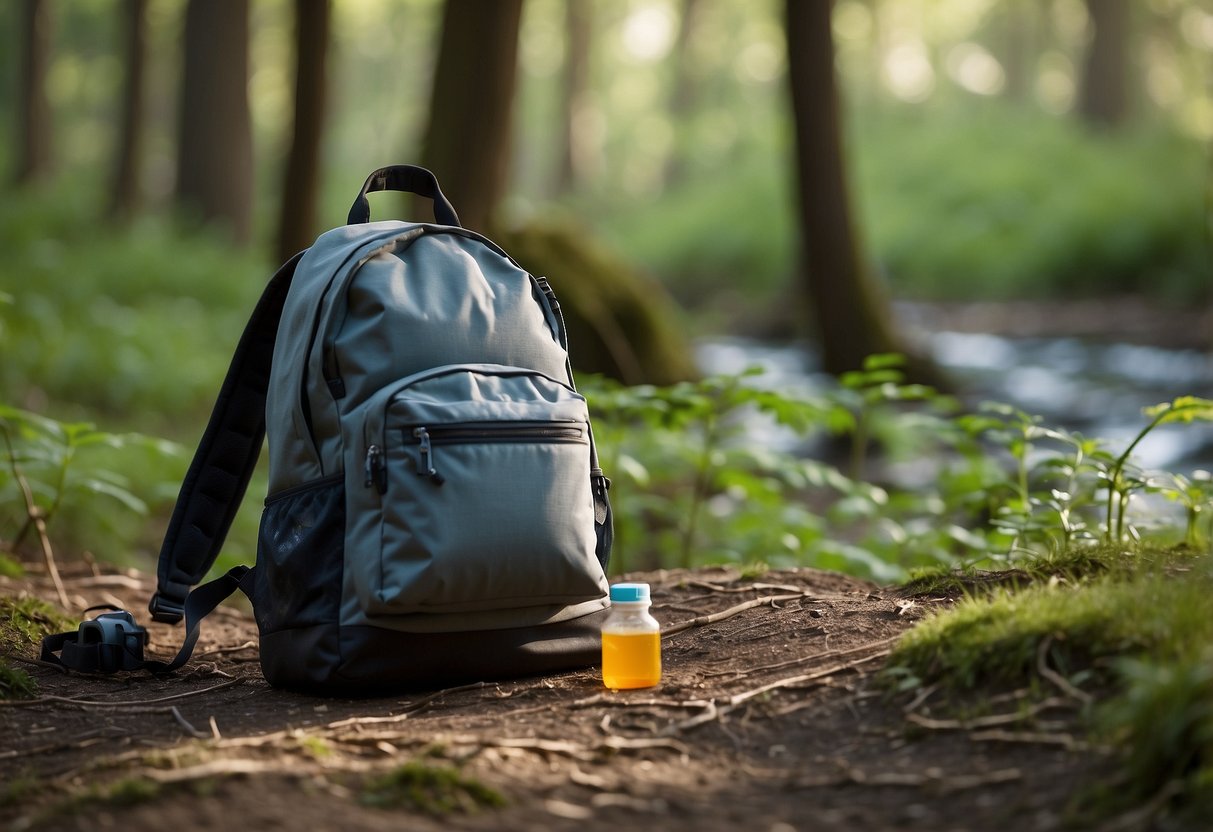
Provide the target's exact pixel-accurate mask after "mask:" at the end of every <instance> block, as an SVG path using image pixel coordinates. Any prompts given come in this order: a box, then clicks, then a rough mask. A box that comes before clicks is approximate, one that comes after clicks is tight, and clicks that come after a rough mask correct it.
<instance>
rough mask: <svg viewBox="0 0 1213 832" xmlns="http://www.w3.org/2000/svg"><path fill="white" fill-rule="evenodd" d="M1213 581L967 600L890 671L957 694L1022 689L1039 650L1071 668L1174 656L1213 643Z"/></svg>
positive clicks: (929, 627) (921, 634)
mask: <svg viewBox="0 0 1213 832" xmlns="http://www.w3.org/2000/svg"><path fill="white" fill-rule="evenodd" d="M1210 590H1213V584H1211V583H1210V581H1209V580H1208V577H1207V576H1206V577H1205V579H1204V580H1201V581H1176V580H1173V579H1170V578H1166V577H1160V576H1157V575H1145V576H1142V577H1140V578H1137V579H1134V580H1131V581H1126V580H1116V579H1113V578H1108V577H1105V578H1096V579H1092V580H1090V581H1085V582H1082V583H1079V584H1078V585H1077V586H1074V585H1068V584H1066V583H1062V582H1059V581H1058V582H1049V583H1046V584H1035V585H1032V586H1029V587H1027V588H1025V589H1022V590H1019V591H1011V590H1005V589H999V590H995V591H994V592H993V593H992V594H991V595H989V596H988V597H980V598H979V597H974V598H970V599H966V600H963V601H961V602H960V603H959V604H958V605H957V606H956V607H955V608H954V609H953V610H951V611H949V612H948V613H947V614H946V615H937V616H934V617H931V618H928V619H927V620H925V621H923V622H921V623H920V624H919V625H918V626H916V627H915V628H914V629H913V630H911V631H909V632H908V633H907V634H906V635H905V636H904V637H903V638H902V640H901V641H899V642H898V645H897V647H896V649H895V650H894V653H893V655H892V656H891V657H890V664H891V665H892V666H899V667H903V668H906V669H908V670H909V671H910V672H912V673H913V674H914V676H915V677H917V678H918V679H920V680H922V681H924V682H942V683H944V684H945V685H947V686H949V687H952V688H954V689H957V690H969V689H973V688H975V687H977V686H979V685H987V684H996V685H1012V684H1014V685H1018V684H1022V683H1023V681H1024V680H1025V679H1032V678H1035V677H1036V674H1037V652H1038V650H1039V649H1041V645H1042V643H1044V642H1045V640H1046V639H1048V640H1049V642H1050V643H1051V646H1050V647H1049V654H1050V659H1051V661H1052V662H1053V663H1055V664H1057V665H1060V666H1062V667H1063V668H1066V669H1068V670H1070V671H1071V672H1073V671H1076V670H1077V669H1078V668H1083V667H1089V666H1090V665H1091V664H1092V663H1093V662H1095V661H1097V660H1099V659H1104V658H1112V657H1118V656H1121V655H1124V654H1126V653H1130V654H1136V655H1141V656H1145V655H1153V656H1156V657H1159V658H1166V659H1175V658H1178V657H1181V656H1184V655H1186V654H1187V652H1188V651H1189V650H1190V645H1191V644H1193V643H1196V644H1213V595H1210Z"/></svg>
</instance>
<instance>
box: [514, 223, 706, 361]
mask: <svg viewBox="0 0 1213 832" xmlns="http://www.w3.org/2000/svg"><path fill="white" fill-rule="evenodd" d="M494 239H495V241H496V242H497V243H499V244H500V245H501V246H502V247H503V248H504V249H505V250H506V251H508V252H509V253H510V254H511V255H512V256H513V257H514V258H515V259H516V260H517V261H518V262H519V263H520V264H521V265H522V267H523V268H525V269H527V270H528V271H529V272H531V274H534V275H536V276H544V277H547V278H548V280H549V281H550V282H551V285H552V289H553V290H554V291H555V293H556V297H557V298H558V299H559V301H560V306H561V310H562V312H563V314H564V320H565V324H566V327H567V329H568V333H569V351H570V353H571V354H572V358H573V368H574V369H575V370H576V371H577V372H578V373H602V374H603V375H606V376H609V377H611V378H615V379H618V380H619V381H622V382H623V383H625V384H673V383H675V382H679V381H686V380H688V379H693V378H695V377H697V376H698V375H699V373H698V370H697V369H696V367H695V362H694V356H693V354H692V349H691V344H690V341H689V340H688V338H687V337H686V335H685V334H684V330H683V327H682V311H681V310H680V309H679V308H678V306H677V305H676V304H675V302H674V300H673V299H672V298H671V297H670V295H669V294H668V293H667V292H666V291H665V289H664V287H662V286H661V285H660V284H659V283H657V282H656V280H654V279H653V278H651V277H648V276H647V275H645V274H643V273H642V272H641V271H640V270H639V269H637V268H636V267H635V266H633V265H631V264H629V263H627V262H626V261H625V260H624V259H623V258H622V257H620V256H618V255H617V254H615V253H614V252H612V251H610V250H609V249H608V248H607V247H606V246H605V245H603V244H602V243H600V242H598V241H596V240H595V239H594V238H593V237H592V235H591V234H590V233H588V232H587V231H585V230H583V229H579V228H577V227H576V226H574V225H572V224H570V223H567V222H559V223H557V222H533V223H530V224H528V225H525V226H521V227H518V228H515V229H512V230H508V231H500V230H499V231H497V232H496V233H495V234H494Z"/></svg>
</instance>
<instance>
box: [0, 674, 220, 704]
mask: <svg viewBox="0 0 1213 832" xmlns="http://www.w3.org/2000/svg"><path fill="white" fill-rule="evenodd" d="M243 681H244V680H243V679H232V680H231V681H229V682H221V683H220V684H218V685H212V686H211V687H209V688H202V689H201V690H191V691H186V692H185V693H176V694H173V695H172V696H161V697H159V698H157V699H122V700H118V701H114V700H109V701H106V700H101V699H71V698H69V697H67V696H39V697H38V698H36V699H0V707H10V708H13V707H30V706H33V705H46V704H49V703H54V702H58V703H63V704H65V705H75V706H77V707H82V708H139V707H145V706H148V705H159V704H160V703H162V702H175V701H177V700H180V699H188V698H189V697H191V696H202V695H203V694H206V693H214V692H215V691H217V690H222V689H223V688H230V687H231V686H232V685H238V684H240V683H241V682H243Z"/></svg>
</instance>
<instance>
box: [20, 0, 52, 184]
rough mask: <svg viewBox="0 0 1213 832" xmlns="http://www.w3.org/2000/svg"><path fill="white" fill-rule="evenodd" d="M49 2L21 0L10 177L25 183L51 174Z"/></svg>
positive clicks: (50, 21) (42, 178)
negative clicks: (13, 159)
mask: <svg viewBox="0 0 1213 832" xmlns="http://www.w3.org/2000/svg"><path fill="white" fill-rule="evenodd" d="M52 27H53V22H52V20H51V9H50V3H49V2H47V0H24V2H23V3H22V4H21V75H20V82H19V83H20V90H19V93H18V95H19V97H18V112H17V119H16V121H17V136H16V138H17V159H16V169H15V170H14V172H13V180H14V181H15V182H16V183H17V184H18V185H27V184H31V183H34V182H38V181H42V180H45V179H46V178H47V177H49V176H50V174H51V167H52V162H53V155H52V153H51V145H52V143H53V139H54V131H53V127H52V118H51V105H50V100H49V99H48V98H47V96H46V74H47V69H48V67H49V66H50V57H51V31H52Z"/></svg>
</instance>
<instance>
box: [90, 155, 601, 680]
mask: <svg viewBox="0 0 1213 832" xmlns="http://www.w3.org/2000/svg"><path fill="white" fill-rule="evenodd" d="M382 190H395V191H407V192H412V193H415V194H418V195H420V196H424V197H428V198H430V199H432V200H433V202H434V216H435V219H436V221H437V222H436V224H418V223H405V222H370V221H369V218H370V206H369V203H368V201H367V193H368V192H371V191H382ZM567 347H568V342H567V338H566V334H565V329H564V322H563V320H562V317H561V313H560V306H559V304H557V302H556V298H555V296H554V295H553V293H552V288H551V286H550V285H549V284H548V282H547V280H546V279H544V278H541V277H540V278H537V277H533V276H532V275H530V274H528V273H527V272H526V270H524V269H523V268H521V267H520V266H519V265H518V264H517V263H515V262H514V261H513V260H512V259H511V258H510V257H509V255H507V254H506V253H505V252H504V251H502V250H501V249H500V248H498V247H497V246H496V245H494V244H493V243H492V242H490V241H489V240H487V239H485V238H484V237H482V236H480V235H478V234H475V233H473V232H471V231H468V230H466V229H464V228H462V227H460V225H459V220H458V217H457V216H456V214H455V211H454V209H453V208H452V207H451V205H450V203H449V202H448V201H447V200H446V198H445V197H444V196H443V194H442V192H441V190H440V189H439V187H438V183H437V181H436V180H435V178H434V176H433V174H431V173H430V172H429V171H427V170H425V169H423V168H417V167H412V166H407V165H406V166H397V167H389V168H384V169H381V170H377V171H375V172H374V173H373V174H371V176H370V178H368V179H367V181H366V184H365V185H363V187H362V190H361V192H360V193H359V194H358V198H357V199H356V200H355V202H354V206H353V208H352V209H351V211H350V215H349V224H348V225H346V226H344V227H341V228H337V229H335V230H332V231H329V232H327V233H326V234H323V235H322V236H321V237H320V238H319V239H318V240H317V241H316V243H315V244H314V245H313V246H312V247H311V248H310V249H308V250H307V251H305V252H303V253H302V254H300V255H297V256H296V257H294V258H293V259H292V260H290V261H289V262H288V263H286V265H284V266H283V267H282V268H281V269H280V270H279V271H278V273H277V274H276V275H275V276H274V277H273V279H272V280H271V281H270V283H269V285H268V287H267V288H266V290H265V293H264V295H263V296H262V299H261V301H260V302H259V304H258V305H257V307H256V309H255V311H254V312H253V316H252V319H251V321H250V322H249V324H248V327H247V328H246V330H245V332H244V335H243V337H242V338H241V340H240V343H239V346H238V347H237V349H236V354H235V357H234V359H233V361H232V365H231V369H230V370H229V371H228V375H227V378H226V380H225V381H224V384H223V387H222V390H221V391H220V394H219V399H218V402H217V404H216V406H215V410H214V413H213V414H212V416H211V420H210V424H209V426H208V427H207V429H206V432H205V434H204V436H203V438H202V441H201V444H200V446H199V448H198V451H197V454H196V456H195V457H194V460H193V463H192V465H191V467H190V469H189V472H188V474H187V475H186V478H185V481H184V484H183V485H182V488H181V493H180V496H179V497H178V500H177V505H176V508H175V511H174V513H173V516H172V519H171V521H170V524H169V527H168V531H167V534H166V536H165V540H164V544H163V548H162V549H161V552H160V562H159V569H158V574H157V578H158V586H157V592H156V594H155V596H154V597H153V598H152V601H151V604H150V607H149V608H150V610H151V613H152V616H153V618H154V619H155V620H156V621H162V622H169V623H177V622H178V621H180V620H181V619H182V618H185V620H186V624H187V633H186V644H185V647H183V649H182V651H181V654H180V655H179V656H178V657H177V658H176V659H174V660H173V661H171V662H164V663H157V662H144V663H143V665H145V666H148V669H152V670H155V671H164V670H171V669H173V668H175V667H179V666H180V665H181V664H183V663H184V662H185V660H186V659H187V658H188V656H189V653H190V651H191V650H192V647H193V644H194V642H195V641H196V639H197V635H198V623H199V621H200V620H201V618H202V617H203V616H205V615H206V614H207V613H208V612H210V611H211V610H212V609H213V608H214V607H215V606H216V605H217V604H218V603H219V601H220V600H222V599H223V598H225V597H227V595H229V594H231V592H233V591H234V590H235V589H236V588H239V589H241V590H243V591H244V592H245V593H246V594H247V595H248V596H249V598H250V599H251V601H252V604H253V610H254V614H255V616H256V619H257V626H258V629H259V631H260V634H261V640H260V651H261V666H262V669H263V671H264V673H265V676H266V678H267V679H268V680H269V682H270V683H271V684H274V685H279V686H284V687H290V688H295V689H300V690H304V691H309V692H318V693H330V694H367V693H374V692H381V691H384V690H392V689H400V688H407V687H424V686H434V685H439V684H448V683H451V682H455V681H459V680H479V679H489V678H503V677H508V676H516V675H528V674H534V673H540V672H548V671H556V670H564V669H570V668H576V667H586V666H589V665H593V664H595V663H597V661H598V659H599V655H600V654H599V640H598V639H599V636H598V633H599V625H600V623H601V618H602V616H603V615H604V614H605V611H606V608H607V607H608V605H609V602H608V588H607V580H606V577H605V570H606V565H607V558H608V556H609V553H610V548H611V510H610V503H609V501H608V499H607V489H608V487H609V481H608V480H607V478H606V477H605V476H604V475H603V473H602V471H601V470H600V469H599V467H598V461H597V455H596V453H595V448H594V439H593V435H592V434H591V431H590V422H589V416H588V413H587V410H586V403H585V399H583V398H582V396H581V395H580V394H578V393H577V391H576V389H575V387H574V385H573V376H572V371H571V368H570V365H569V360H568V349H567ZM263 436H264V437H265V438H266V439H267V440H268V442H267V444H268V448H269V478H270V484H269V496H268V498H267V499H266V501H265V510H264V512H263V515H262V520H261V531H260V536H259V540H258V545H257V565H256V566H255V567H254V568H252V569H248V568H247V567H237V568H235V569H233V570H231V571H230V572H228V573H227V574H226V575H224V576H223V577H221V578H219V579H218V580H215V581H212V582H211V583H209V584H207V585H205V586H202V587H199V588H198V589H196V590H194V591H193V592H191V587H193V586H194V585H195V584H197V583H198V582H199V581H200V580H201V579H202V578H203V576H204V575H205V574H206V573H207V571H208V570H209V569H210V567H211V565H212V564H213V563H214V561H215V557H216V556H217V554H218V552H219V550H220V548H221V546H222V544H223V540H224V537H225V535H226V534H227V531H228V528H229V527H230V525H231V521H232V518H233V516H234V515H235V513H236V510H237V508H238V506H239V504H240V501H241V499H242V497H243V494H244V491H245V488H246V486H247V484H248V481H249V477H250V475H251V473H252V470H253V467H254V465H255V463H256V461H257V457H258V455H259V453H260V449H261V444H262V438H263ZM81 648H82V645H73V647H72V650H73V653H76V652H79V650H80V649H81ZM94 664H96V662H95V661H94Z"/></svg>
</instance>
